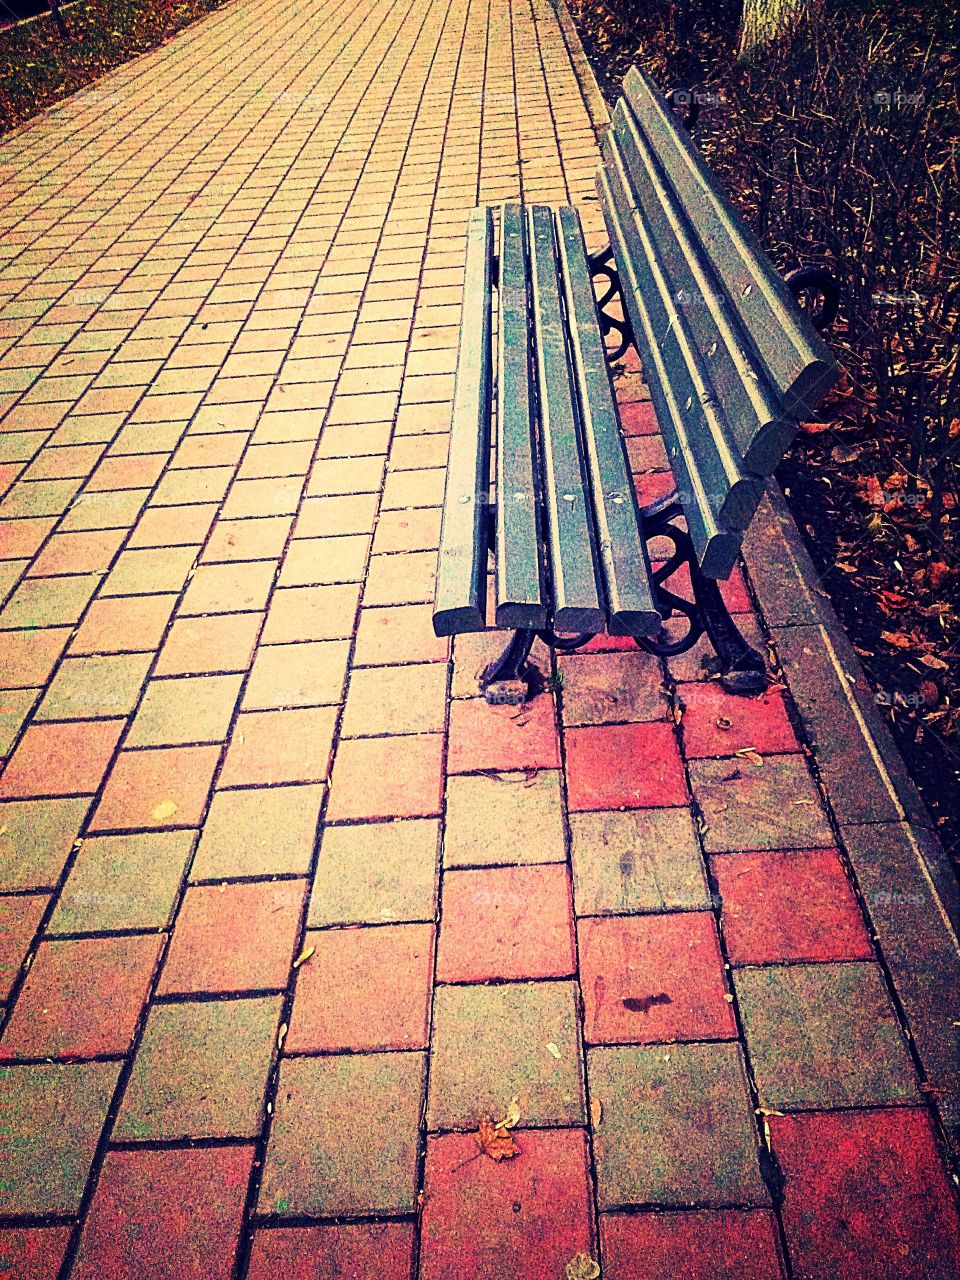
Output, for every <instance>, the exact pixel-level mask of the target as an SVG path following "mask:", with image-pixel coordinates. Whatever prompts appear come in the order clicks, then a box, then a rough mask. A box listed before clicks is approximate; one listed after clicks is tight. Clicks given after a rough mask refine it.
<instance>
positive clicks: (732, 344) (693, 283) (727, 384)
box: [613, 98, 797, 527]
mask: <svg viewBox="0 0 960 1280" xmlns="http://www.w3.org/2000/svg"><path fill="white" fill-rule="evenodd" d="M613 133H614V137H615V138H616V141H617V145H618V147H619V149H620V153H621V156H622V159H623V163H624V168H625V169H626V172H627V175H628V177H629V179H630V185H631V190H632V192H633V195H634V197H635V199H636V200H637V201H638V202H639V203H640V204H642V206H643V209H644V212H645V214H646V216H647V221H648V225H649V227H650V231H651V234H652V236H653V238H654V240H655V241H656V244H657V248H658V250H659V252H660V254H661V256H662V259H663V264H664V268H665V271H666V275H667V278H668V279H669V281H670V290H671V297H672V299H673V303H674V306H675V307H676V308H677V310H679V311H681V312H682V314H683V317H684V321H685V323H686V326H687V328H688V329H689V331H690V334H691V337H692V338H693V340H694V342H695V344H696V347H697V351H698V353H699V355H700V357H701V359H702V361H703V365H704V368H705V370H706V373H707V376H708V377H709V379H710V384H711V387H712V389H713V392H714V393H715V394H716V397H717V399H718V401H719V402H720V404H721V405H722V407H723V411H724V418H725V421H726V422H727V423H728V424H729V426H730V429H731V431H732V433H733V440H732V441H731V443H732V444H733V445H734V447H735V448H736V451H737V453H738V454H739V457H740V458H741V459H742V461H743V465H744V468H745V469H746V470H747V471H752V472H754V473H756V474H759V475H764V476H766V475H769V474H770V473H771V472H772V470H773V468H774V467H775V466H776V465H777V463H778V462H779V461H780V459H781V458H782V456H783V453H784V450H785V449H786V447H787V445H788V444H789V443H790V441H791V440H792V439H793V436H794V434H795V432H796V428H797V424H796V419H795V418H793V417H791V416H790V415H789V414H787V413H786V412H785V411H784V409H783V404H782V401H781V399H780V396H779V394H778V393H776V392H775V391H774V389H773V388H772V387H770V386H769V384H768V382H767V376H766V370H765V369H764V367H763V365H762V363H760V362H759V361H758V360H755V358H754V357H753V354H752V350H751V345H750V339H749V337H747V336H746V335H745V334H744V333H743V331H742V328H741V325H740V322H739V317H738V315H737V312H736V310H735V308H733V307H732V306H730V303H729V300H728V298H727V296H726V293H725V291H724V290H725V286H724V284H723V281H722V280H721V279H720V277H719V276H718V275H717V273H716V271H715V270H714V268H713V267H712V265H711V264H710V263H709V262H708V261H707V260H706V259H705V257H704V255H703V249H702V246H700V245H698V242H697V238H696V234H695V229H691V228H690V227H689V226H688V224H687V222H686V218H685V215H684V212H683V209H682V206H681V205H680V203H679V201H678V199H677V195H676V192H675V191H674V190H673V188H672V187H671V186H670V185H669V182H668V181H667V180H666V179H665V176H664V175H663V174H662V173H661V171H660V169H659V166H658V163H657V160H656V157H655V156H654V154H653V151H652V149H651V147H650V144H649V141H648V140H647V139H646V138H645V137H644V135H643V133H642V131H641V129H640V128H639V126H638V124H637V120H636V118H635V117H634V115H633V112H632V111H631V109H630V107H629V105H628V103H627V102H626V100H625V99H623V98H621V99H620V100H619V102H618V103H617V106H616V108H615V110H614V114H613ZM752 514H753V512H752V511H751V512H750V515H752ZM742 527H745V526H742Z"/></svg>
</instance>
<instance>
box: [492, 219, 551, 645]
mask: <svg viewBox="0 0 960 1280" xmlns="http://www.w3.org/2000/svg"><path fill="white" fill-rule="evenodd" d="M526 240H527V236H526V224H525V220H524V214H523V206H522V205H520V204H505V205H504V206H503V210H502V213H501V218H500V333H499V359H498V404H499V422H498V437H497V536H496V561H497V609H496V617H497V626H498V627H518V628H519V627H526V628H531V629H536V628H540V627H545V626H546V624H547V617H548V606H547V595H546V591H545V588H544V578H543V559H542V554H541V545H542V544H541V529H540V503H539V487H540V479H539V476H538V475H537V468H536V443H535V427H534V418H533V414H534V396H535V390H534V387H533V382H532V379H533V360H532V351H531V349H530V340H531V317H530V302H529V296H528V292H527V244H526Z"/></svg>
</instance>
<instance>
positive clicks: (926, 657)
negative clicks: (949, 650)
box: [919, 653, 950, 671]
mask: <svg viewBox="0 0 960 1280" xmlns="http://www.w3.org/2000/svg"><path fill="white" fill-rule="evenodd" d="M919 660H920V661H921V662H922V663H923V665H924V666H925V667H930V668H931V669H932V670H933V671H949V670H950V665H949V663H946V662H944V661H943V659H942V658H935V657H934V655H933V654H932V653H924V654H921V656H920V659H919Z"/></svg>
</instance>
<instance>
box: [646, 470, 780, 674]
mask: <svg viewBox="0 0 960 1280" xmlns="http://www.w3.org/2000/svg"><path fill="white" fill-rule="evenodd" d="M640 514H641V519H642V522H643V535H644V537H645V538H646V539H647V540H650V539H652V538H666V539H668V540H669V541H670V542H671V543H672V544H673V552H672V553H671V554H670V556H669V557H668V558H667V559H666V561H665V562H664V563H663V564H661V565H660V566H659V567H658V568H657V569H655V570H654V572H653V586H654V593H655V597H654V598H655V601H656V606H657V609H658V610H659V612H660V614H661V616H662V617H663V618H664V619H667V618H670V617H673V616H674V615H681V616H683V617H685V618H686V620H687V629H686V631H685V632H684V634H683V635H682V636H680V637H678V638H675V639H671V638H670V636H669V635H668V634H667V633H666V632H665V631H663V630H661V632H660V633H659V634H658V635H656V636H637V637H636V642H637V645H638V646H639V647H640V648H641V649H645V650H646V651H647V653H655V654H657V656H658V657H661V658H672V657H676V656H677V655H678V654H681V653H686V651H687V650H688V649H692V648H693V646H694V645H695V644H696V642H697V641H698V640H699V639H700V637H701V636H702V635H703V633H704V632H706V633H707V638H708V639H709V640H710V643H711V644H712V645H713V648H714V651H715V652H716V655H717V658H718V659H719V662H720V680H721V683H722V684H723V687H724V688H725V689H727V690H729V692H730V693H744V694H747V693H760V692H762V690H764V689H765V688H766V687H767V666H766V663H765V662H764V659H763V654H761V653H758V652H757V650H756V649H754V648H753V646H752V645H750V644H748V643H747V641H746V640H745V639H744V638H743V636H742V635H741V634H740V632H739V630H738V629H737V625H736V623H735V622H734V620H733V618H732V617H731V616H730V610H729V609H728V608H727V605H726V602H725V600H724V598H723V595H722V593H721V591H720V587H719V586H718V584H717V582H716V581H715V579H713V578H706V577H704V575H703V574H702V573H701V572H700V566H699V565H698V564H697V557H696V554H695V553H694V550H693V544H692V542H691V541H690V535H689V534H688V533H687V531H686V529H680V528H678V527H677V525H676V524H674V523H673V522H674V521H675V520H677V519H682V518H683V508H682V507H681V505H680V503H679V502H678V501H677V498H676V495H675V494H671V495H670V496H669V497H667V498H663V499H661V500H660V501H659V502H654V503H651V505H650V506H649V507H645V508H643V510H642V511H641V513H640ZM684 564H686V565H687V567H688V569H689V572H690V583H691V586H692V587H693V600H692V601H689V600H684V599H683V598H682V597H681V596H678V595H677V594H676V593H675V592H673V591H671V590H670V589H669V588H668V587H667V586H665V585H664V584H665V583H666V582H667V580H668V579H670V578H671V577H672V576H673V574H674V573H676V572H677V570H678V569H679V568H680V567H681V566H682V565H684Z"/></svg>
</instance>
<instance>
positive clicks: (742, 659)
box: [690, 557, 767, 693]
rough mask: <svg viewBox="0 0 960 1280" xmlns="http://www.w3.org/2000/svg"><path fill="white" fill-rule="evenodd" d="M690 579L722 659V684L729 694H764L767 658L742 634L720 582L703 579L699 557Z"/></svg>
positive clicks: (701, 611) (693, 562)
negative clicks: (725, 598) (722, 591)
mask: <svg viewBox="0 0 960 1280" xmlns="http://www.w3.org/2000/svg"><path fill="white" fill-rule="evenodd" d="M690 576H691V578H692V580H693V594H694V598H695V600H696V602H697V604H698V605H699V607H700V617H701V619H702V620H703V629H704V631H706V633H707V636H708V638H709V640H710V643H711V644H712V645H713V647H714V649H715V650H716V654H717V657H718V658H719V659H720V683H721V684H722V685H723V687H724V688H725V689H726V690H727V691H728V692H729V693H762V692H763V690H764V689H766V687H767V664H766V663H765V662H764V660H763V654H761V653H758V652H757V650H756V649H754V647H753V645H751V644H748V642H747V641H746V640H745V639H744V638H743V636H742V635H741V634H740V631H739V629H738V628H737V625H736V623H735V622H734V620H733V618H732V617H731V616H730V610H729V609H728V608H727V605H726V602H725V600H724V598H723V596H722V594H721V592H720V588H719V586H718V585H717V583H716V580H715V579H713V578H705V577H704V576H703V574H702V573H701V572H700V569H699V567H698V565H697V561H696V557H694V559H693V560H692V561H691V564H690Z"/></svg>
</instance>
